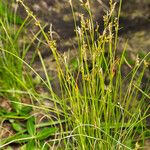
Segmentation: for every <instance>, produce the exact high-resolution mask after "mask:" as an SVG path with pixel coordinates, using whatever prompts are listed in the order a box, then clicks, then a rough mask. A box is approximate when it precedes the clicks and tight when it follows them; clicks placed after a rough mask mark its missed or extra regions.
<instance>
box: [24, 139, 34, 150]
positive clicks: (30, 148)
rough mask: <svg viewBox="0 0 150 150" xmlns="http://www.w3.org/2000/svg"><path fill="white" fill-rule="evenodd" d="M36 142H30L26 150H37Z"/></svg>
mask: <svg viewBox="0 0 150 150" xmlns="http://www.w3.org/2000/svg"><path fill="white" fill-rule="evenodd" d="M35 149H36V147H35V141H34V140H29V142H28V143H27V145H26V150H35Z"/></svg>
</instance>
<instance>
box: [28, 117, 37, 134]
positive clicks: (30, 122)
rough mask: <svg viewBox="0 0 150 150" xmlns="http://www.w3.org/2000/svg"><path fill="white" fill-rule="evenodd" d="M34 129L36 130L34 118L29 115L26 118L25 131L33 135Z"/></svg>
mask: <svg viewBox="0 0 150 150" xmlns="http://www.w3.org/2000/svg"><path fill="white" fill-rule="evenodd" d="M35 130H36V127H35V118H34V117H30V118H29V119H28V120H27V131H28V133H29V134H30V135H35Z"/></svg>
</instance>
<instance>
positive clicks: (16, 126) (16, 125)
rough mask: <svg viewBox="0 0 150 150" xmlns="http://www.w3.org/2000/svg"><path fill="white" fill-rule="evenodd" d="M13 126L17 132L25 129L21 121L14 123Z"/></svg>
mask: <svg viewBox="0 0 150 150" xmlns="http://www.w3.org/2000/svg"><path fill="white" fill-rule="evenodd" d="M12 127H13V129H14V130H15V131H17V132H20V131H22V130H23V128H22V126H21V125H20V124H19V123H12Z"/></svg>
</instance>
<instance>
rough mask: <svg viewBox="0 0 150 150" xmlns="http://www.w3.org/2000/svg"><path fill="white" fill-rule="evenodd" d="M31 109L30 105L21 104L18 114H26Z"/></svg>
mask: <svg viewBox="0 0 150 150" xmlns="http://www.w3.org/2000/svg"><path fill="white" fill-rule="evenodd" d="M31 110H32V107H29V106H23V107H22V109H21V111H20V115H23V116H26V115H28V114H29V113H30V112H31Z"/></svg>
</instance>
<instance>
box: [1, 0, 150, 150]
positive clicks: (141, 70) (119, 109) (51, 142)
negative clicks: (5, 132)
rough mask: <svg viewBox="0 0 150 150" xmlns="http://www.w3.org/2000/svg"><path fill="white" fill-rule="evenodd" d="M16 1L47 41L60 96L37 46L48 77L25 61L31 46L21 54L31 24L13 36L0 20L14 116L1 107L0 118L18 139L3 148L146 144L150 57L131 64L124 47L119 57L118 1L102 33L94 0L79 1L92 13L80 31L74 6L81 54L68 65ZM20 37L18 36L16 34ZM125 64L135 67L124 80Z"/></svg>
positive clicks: (4, 78)
mask: <svg viewBox="0 0 150 150" xmlns="http://www.w3.org/2000/svg"><path fill="white" fill-rule="evenodd" d="M19 2H20V4H22V6H24V7H25V10H26V11H27V13H28V17H31V18H32V19H33V21H34V23H35V25H36V26H38V27H39V29H40V31H39V33H42V35H43V37H44V39H45V41H44V43H45V42H46V43H47V45H48V46H49V49H50V50H51V51H52V55H53V57H54V59H55V62H56V70H57V78H56V80H57V82H58V88H59V90H60V93H59V94H58V93H57V92H55V90H54V89H53V85H52V82H51V81H52V80H51V78H50V75H49V74H48V71H47V68H46V64H45V63H44V60H43V58H42V55H41V52H40V51H39V50H38V45H37V54H38V56H39V59H40V61H41V65H42V68H43V73H44V75H45V79H43V78H42V77H41V76H40V75H39V74H38V73H37V72H36V71H35V69H34V68H32V66H31V65H29V64H28V63H27V62H25V61H24V57H25V55H26V53H27V51H28V48H26V49H23V50H22V51H23V53H24V54H23V55H21V52H20V51H19V50H20V47H19V44H18V41H19V35H20V34H21V32H20V31H21V30H23V26H24V24H26V23H28V21H29V20H28V19H27V20H25V21H24V22H23V23H22V25H21V27H20V28H19V30H15V31H14V32H13V33H12V32H10V31H11V29H12V28H11V25H10V24H9V23H8V22H9V21H7V23H6V22H5V20H4V19H1V20H0V24H1V26H0V31H1V32H2V35H1V36H0V41H1V43H2V44H1V45H0V50H1V53H0V54H1V56H2V57H1V58H0V63H1V64H2V65H1V66H0V73H1V74H0V77H1V78H0V82H1V83H2V87H1V89H0V90H1V91H2V95H5V96H6V97H7V98H8V99H9V101H10V102H11V107H12V111H11V112H8V111H7V110H5V109H2V110H1V111H0V115H1V116H2V120H4V121H7V122H9V123H10V124H11V126H12V129H13V131H14V132H15V134H14V135H11V136H10V137H8V138H5V139H2V140H1V143H0V148H5V146H7V145H9V144H11V143H19V144H22V145H23V148H24V149H27V150H32V149H44V150H47V149H53V148H54V147H57V148H58V149H59V147H61V149H79V150H80V149H83V150H84V149H85V150H86V149H120V150H121V149H134V148H136V147H137V143H136V142H138V143H140V146H141V147H142V146H143V145H144V141H145V139H146V138H148V137H149V133H148V127H147V123H146V119H147V118H148V117H149V114H148V111H149V105H148V101H147V100H149V95H148V94H149V90H150V89H149V86H148V84H149V80H147V83H146V84H144V87H143V78H144V77H145V76H144V75H145V71H146V70H147V68H148V65H149V55H150V53H147V54H145V55H143V54H142V56H140V57H141V58H137V60H136V61H135V62H134V63H131V62H129V60H128V59H129V58H128V57H127V55H126V45H125V48H124V50H122V54H121V55H118V54H117V42H118V38H119V37H118V30H119V16H120V9H121V1H120V7H119V9H118V15H117V16H114V14H113V8H114V6H115V4H113V3H112V1H110V8H111V10H110V11H109V12H108V14H106V15H105V16H104V25H105V28H104V31H103V33H102V34H100V33H99V32H98V30H95V25H94V21H93V18H92V13H91V11H90V3H89V1H87V2H86V3H84V2H82V1H80V2H81V6H83V8H84V10H85V11H86V15H87V16H84V15H83V16H82V15H81V18H80V20H81V26H80V27H78V26H77V24H76V17H77V16H76V13H75V12H74V6H73V4H72V1H70V4H71V9H72V13H73V18H74V21H75V31H76V37H77V40H78V41H77V43H78V48H77V50H78V54H77V56H75V58H72V59H71V60H68V59H69V58H68V57H67V55H65V54H64V55H61V54H59V52H58V51H57V47H56V41H55V40H54V39H53V38H50V37H49V36H48V34H47V33H45V32H44V29H43V27H42V26H41V24H40V23H39V21H38V20H37V18H36V17H35V16H34V15H33V13H31V12H30V10H29V8H28V7H27V6H26V5H25V4H24V3H23V2H22V1H21V0H19ZM6 19H7V20H9V19H8V18H7V17H6ZM12 23H15V22H11V24H12ZM96 28H98V27H96ZM16 32H17V37H16V36H15V34H14V33H16ZM39 33H37V34H36V35H35V37H36V36H37V35H38V34H39ZM95 35H96V36H97V39H95ZM14 37H15V38H14ZM35 37H34V38H35ZM35 39H36V38H35ZM33 41H34V39H33ZM126 65H127V66H128V67H129V68H130V70H129V73H127V75H125V76H124V75H123V71H122V70H124V68H123V66H126ZM23 67H26V68H28V69H29V70H30V71H32V72H33V73H34V74H35V75H36V79H32V77H30V75H28V74H25V75H24V70H23ZM41 83H42V86H44V88H45V89H46V91H47V93H46V94H45V93H40V94H39V93H38V92H36V90H35V89H34V84H36V85H38V84H41ZM22 97H27V98H29V99H30V101H31V102H30V103H29V104H26V103H23V102H22V100H21V98H22ZM47 101H48V102H47ZM46 102H47V103H46ZM38 112H41V114H42V115H43V116H44V117H43V118H45V117H46V119H45V120H44V122H40V121H41V120H42V119H41V118H40V119H41V120H40V121H39V119H38V117H37V116H36V113H37V114H38ZM39 114H40V113H39ZM4 121H3V122H4ZM2 124H3V123H2ZM135 141H136V142H135Z"/></svg>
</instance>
